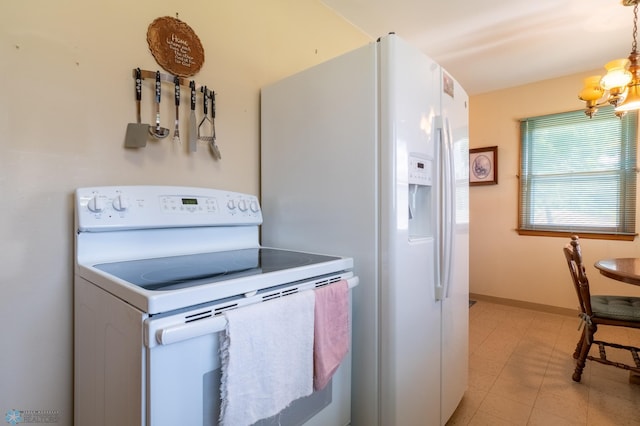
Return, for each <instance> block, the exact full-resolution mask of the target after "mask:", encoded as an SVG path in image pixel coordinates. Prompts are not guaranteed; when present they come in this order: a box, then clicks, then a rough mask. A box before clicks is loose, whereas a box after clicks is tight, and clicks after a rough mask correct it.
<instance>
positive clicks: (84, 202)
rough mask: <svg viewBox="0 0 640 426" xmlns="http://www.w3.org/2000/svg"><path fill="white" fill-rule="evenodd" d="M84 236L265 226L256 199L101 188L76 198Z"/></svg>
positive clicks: (168, 189)
mask: <svg viewBox="0 0 640 426" xmlns="http://www.w3.org/2000/svg"><path fill="white" fill-rule="evenodd" d="M75 210H76V224H77V230H78V231H109V230H119V229H144V228H177V227H194V226H238V225H256V226H257V225H260V224H261V223H262V211H261V209H260V203H259V202H258V198H257V197H256V196H255V195H250V194H243V193H239V192H231V191H224V190H219V189H211V188H194V187H178V186H101V187H88V188H79V189H77V190H76V194H75Z"/></svg>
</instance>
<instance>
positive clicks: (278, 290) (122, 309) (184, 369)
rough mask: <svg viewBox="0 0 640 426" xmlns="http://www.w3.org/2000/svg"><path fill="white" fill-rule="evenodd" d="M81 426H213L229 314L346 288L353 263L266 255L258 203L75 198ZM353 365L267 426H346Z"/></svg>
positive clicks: (117, 195) (109, 195) (182, 191)
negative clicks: (326, 288)
mask: <svg viewBox="0 0 640 426" xmlns="http://www.w3.org/2000/svg"><path fill="white" fill-rule="evenodd" d="M75 211H76V215H75V241H76V256H75V286H74V299H75V308H74V310H75V326H74V328H75V368H74V372H75V380H74V383H75V391H74V392H75V396H74V403H75V408H74V414H75V424H77V425H85V424H118V425H136V426H138V425H153V426H160V425H176V424H188V425H212V424H213V425H215V424H218V413H219V405H220V396H219V380H220V361H219V357H218V350H219V345H218V333H219V332H220V331H222V330H223V329H224V326H225V324H226V320H225V319H224V316H223V315H221V314H222V313H223V312H224V311H225V310H228V309H238V308H241V307H242V306H245V305H247V304H252V303H260V302H262V301H266V300H270V299H272V298H276V297H285V296H286V295H289V294H294V293H296V292H299V291H303V290H307V289H313V288H316V287H320V286H323V285H327V284H330V283H333V282H337V281H340V280H343V279H344V280H347V282H349V285H350V287H353V286H354V285H357V283H358V278H357V277H355V276H354V275H353V273H352V272H351V269H352V268H353V260H352V259H351V258H349V257H340V256H331V255H324V254H316V253H302V252H297V251H292V250H283V249H276V248H269V247H261V246H260V244H259V226H260V224H261V223H262V213H261V209H260V205H259V203H258V199H257V198H256V197H255V196H253V195H248V194H241V193H237V192H229V191H222V190H216V189H208V188H191V187H173V186H118V187H115V186H109V187H91V188H80V189H78V190H77V191H76V194H75ZM350 365H351V360H350V358H349V359H345V361H343V363H342V365H341V367H340V369H339V370H338V372H337V373H336V375H335V376H334V378H333V379H332V382H333V383H332V386H327V387H326V388H325V389H324V390H323V391H321V392H315V393H314V394H312V395H310V396H308V397H306V398H301V399H300V400H297V401H295V402H294V403H293V404H292V405H291V406H290V407H289V408H287V409H286V410H284V411H283V412H282V413H280V415H278V416H274V418H271V419H265V420H263V421H260V422H258V423H257V424H258V425H265V426H266V425H271V424H282V425H302V424H305V425H310V426H311V425H334V424H335V425H336V426H338V425H341V424H347V423H344V419H347V421H348V417H349V411H350V408H349V405H350Z"/></svg>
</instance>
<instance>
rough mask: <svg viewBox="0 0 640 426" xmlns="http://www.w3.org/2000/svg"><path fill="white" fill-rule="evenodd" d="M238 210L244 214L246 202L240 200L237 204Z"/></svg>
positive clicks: (246, 207)
mask: <svg viewBox="0 0 640 426" xmlns="http://www.w3.org/2000/svg"><path fill="white" fill-rule="evenodd" d="M238 208H239V209H240V211H241V212H246V211H247V209H248V208H249V207H248V206H247V202H246V201H245V200H240V201H239V202H238Z"/></svg>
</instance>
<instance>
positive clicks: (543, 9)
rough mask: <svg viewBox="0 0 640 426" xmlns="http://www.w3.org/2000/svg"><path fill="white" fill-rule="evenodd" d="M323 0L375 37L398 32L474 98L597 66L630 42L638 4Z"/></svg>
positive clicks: (610, 0)
mask: <svg viewBox="0 0 640 426" xmlns="http://www.w3.org/2000/svg"><path fill="white" fill-rule="evenodd" d="M322 2H323V3H325V4H326V5H327V6H328V7H329V8H331V9H333V10H334V11H335V12H336V13H338V14H339V15H341V16H343V17H344V18H345V19H346V20H347V21H349V22H351V23H352V24H353V25H355V26H356V27H358V28H360V29H361V30H362V31H363V32H365V33H366V34H368V35H369V36H371V37H372V39H376V38H378V37H379V36H382V35H384V34H387V33H389V32H395V33H396V34H397V35H398V36H400V37H401V38H403V39H405V40H407V41H408V42H410V43H412V44H413V45H415V46H417V47H418V48H420V49H421V50H422V51H423V52H425V53H426V54H427V55H429V56H430V57H432V58H433V59H435V60H436V61H437V62H439V63H440V64H441V65H442V66H444V68H446V69H447V71H449V73H451V74H452V75H453V76H454V78H455V79H456V80H458V81H459V82H460V83H461V84H462V86H463V87H464V88H465V89H466V91H467V92H468V93H469V94H470V95H475V94H479V93H484V92H489V91H493V90H498V89H503V88H507V87H513V86H518V85H521V84H526V83H531V82H535V81H540V80H546V79H549V78H555V77H561V76H565V75H569V74H574V73H580V72H586V71H591V70H595V69H600V68H602V67H603V65H604V64H605V63H606V62H608V61H610V60H612V59H616V58H623V57H627V56H628V55H629V52H630V51H631V44H632V41H633V34H632V30H633V8H632V7H625V6H623V5H622V4H621V2H620V0H478V1H469V0H322ZM602 70H603V73H604V68H602ZM581 84H582V82H581V81H576V95H577V93H578V92H579V91H580V89H581Z"/></svg>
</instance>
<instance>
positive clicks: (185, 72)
mask: <svg viewBox="0 0 640 426" xmlns="http://www.w3.org/2000/svg"><path fill="white" fill-rule="evenodd" d="M147 43H149V50H151V54H152V55H153V57H154V58H155V59H156V62H158V64H159V65H160V66H161V67H162V68H163V69H165V70H166V71H168V72H170V73H171V74H173V75H177V76H179V77H191V76H192V75H194V74H196V73H197V72H198V71H200V68H202V65H203V64H204V49H203V48H202V43H200V39H199V38H198V36H197V35H196V33H195V32H194V31H193V30H192V29H191V27H190V26H189V25H187V24H186V23H184V22H182V21H181V20H179V19H176V18H172V17H170V16H163V17H161V18H157V19H155V20H154V21H153V22H152V23H151V24H150V25H149V28H148V29H147Z"/></svg>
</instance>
